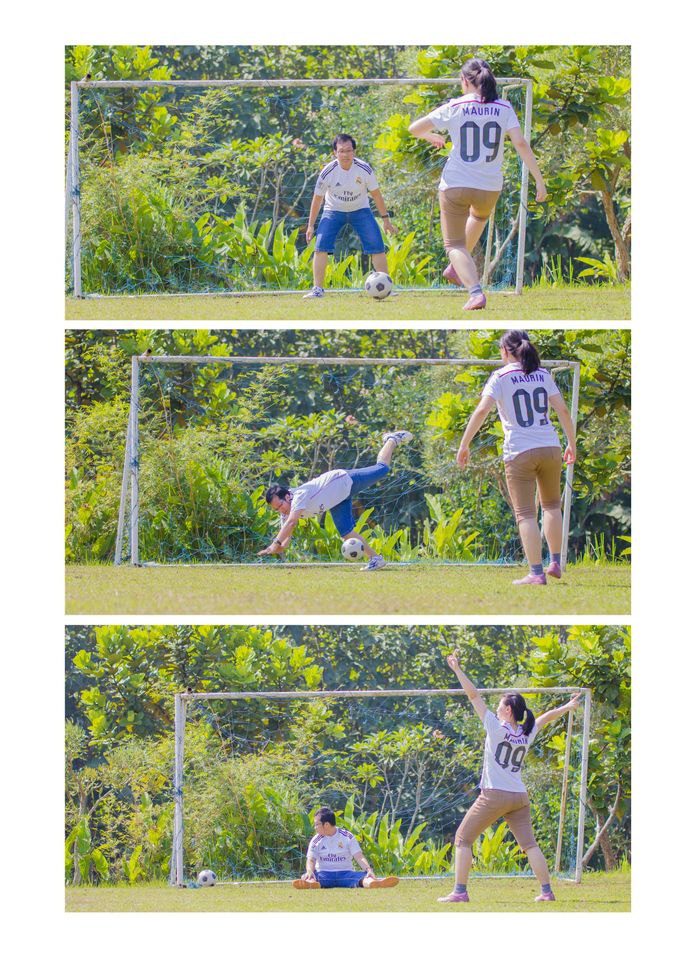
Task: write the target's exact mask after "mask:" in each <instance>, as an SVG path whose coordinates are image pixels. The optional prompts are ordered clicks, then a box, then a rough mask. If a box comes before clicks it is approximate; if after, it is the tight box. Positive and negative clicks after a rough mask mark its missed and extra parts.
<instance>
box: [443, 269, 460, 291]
mask: <svg viewBox="0 0 680 961" xmlns="http://www.w3.org/2000/svg"><path fill="white" fill-rule="evenodd" d="M442 277H445V278H446V279H447V280H448V282H449V283H450V284H456V285H457V286H458V287H462V286H463V281H462V280H461V279H460V277H459V276H458V274H457V273H456V270H455V267H454V266H453V264H449V266H448V267H447V268H446V270H443V271H442Z"/></svg>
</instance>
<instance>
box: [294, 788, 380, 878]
mask: <svg viewBox="0 0 680 961" xmlns="http://www.w3.org/2000/svg"><path fill="white" fill-rule="evenodd" d="M314 830H315V831H316V834H315V835H314V837H313V838H312V840H311V841H310V842H309V847H308V848H307V864H306V867H305V873H304V874H303V875H302V877H301V878H299V879H298V880H295V881H293V887H294V888H297V889H298V890H301V891H303V890H306V889H310V888H393V887H394V886H395V885H397V884H398V883H399V878H395V877H388V878H376V876H375V872H374V871H373V868H372V867H371V865H370V864H369V863H368V861H367V860H366V858H365V857H364V855H363V853H362V851H361V847H360V845H359V842H358V841H357V839H356V838H355V837H354V835H353V834H352V832H351V831H348V830H347V829H346V828H339V827H336V824H335V814H334V813H333V811H332V810H331V809H330V808H329V807H321V808H319V810H318V811H316V812H315V814H314ZM354 861H356V862H357V864H358V865H359V866H360V867H361V868H363V870H362V871H355V870H354V863H353V862H354Z"/></svg>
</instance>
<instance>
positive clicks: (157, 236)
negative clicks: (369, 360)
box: [65, 77, 532, 297]
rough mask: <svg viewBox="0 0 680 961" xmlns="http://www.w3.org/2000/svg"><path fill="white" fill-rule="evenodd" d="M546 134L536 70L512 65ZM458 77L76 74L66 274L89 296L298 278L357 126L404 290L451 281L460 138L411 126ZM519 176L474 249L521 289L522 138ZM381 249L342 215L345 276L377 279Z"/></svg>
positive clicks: (307, 276)
mask: <svg viewBox="0 0 680 961" xmlns="http://www.w3.org/2000/svg"><path fill="white" fill-rule="evenodd" d="M498 86H499V94H500V96H501V97H502V98H503V99H507V100H508V101H509V102H510V103H511V104H512V106H513V109H514V110H515V112H516V114H517V116H518V118H519V120H520V123H521V125H522V129H523V132H524V135H525V137H526V139H527V140H528V141H530V139H531V115H532V82H531V81H530V80H528V79H526V78H521V77H508V78H500V79H499V80H498ZM459 92H460V81H459V79H458V78H451V77H448V78H447V77H438V78H426V77H404V78H359V79H353V80H346V79H337V78H328V79H319V80H305V79H297V80H291V79H284V78H282V79H269V80H248V81H246V80H201V81H182V80H168V81H160V80H144V81H133V80H122V81H107V80H98V81H90V80H82V81H74V82H73V83H72V84H71V87H70V102H69V118H68V119H69V139H68V149H67V156H66V207H65V211H66V246H67V251H66V287H67V291H68V292H71V293H72V294H73V295H74V296H75V297H108V296H150V295H154V296H158V295H161V296H171V295H178V294H197V295H202V294H209V295H214V294H224V295H238V296H244V295H251V294H257V293H269V294H272V293H277V294H278V293H281V294H290V293H299V292H300V291H301V290H303V289H307V288H309V287H310V286H311V284H312V256H313V251H314V241H313V240H312V242H309V243H308V242H307V240H306V237H305V229H306V223H307V216H308V210H309V207H310V203H311V199H312V195H313V190H314V185H315V182H316V178H317V176H318V174H319V172H320V171H321V169H322V168H323V167H324V165H325V164H327V163H328V162H329V160H331V159H332V156H333V155H332V150H331V144H332V141H333V138H334V137H335V136H336V135H337V134H338V133H343V132H347V133H349V134H350V135H351V136H353V137H354V138H355V140H356V142H357V156H358V157H359V158H361V159H362V160H363V161H365V162H367V163H368V164H370V165H371V166H372V168H373V169H374V171H375V173H376V176H377V180H378V184H379V187H380V190H381V193H382V194H383V197H384V199H385V202H386V204H387V206H388V209H389V210H390V213H391V215H392V217H393V220H394V222H395V224H396V225H397V227H398V234H397V235H396V236H394V237H392V236H385V238H384V239H385V242H386V246H387V259H388V269H389V272H390V275H391V276H392V279H393V281H394V283H395V285H396V288H397V290H403V291H421V290H435V289H442V290H443V289H450V288H449V286H448V285H447V284H446V283H445V282H444V281H443V280H442V277H441V274H442V270H443V268H444V267H445V266H446V264H447V260H446V256H445V253H444V251H443V246H442V242H441V237H440V236H439V229H438V226H437V225H436V219H437V218H436V215H435V206H436V196H437V184H438V180H439V176H440V174H441V170H442V168H443V166H444V164H445V161H446V155H447V151H446V149H443V150H436V149H435V148H433V147H432V145H431V144H429V143H426V142H425V141H422V140H421V141H419V140H416V139H415V138H413V137H412V136H411V135H410V134H409V133H408V126H409V124H410V123H411V121H412V120H414V119H415V118H416V117H418V116H422V115H424V114H426V113H428V112H429V111H431V110H432V109H434V108H435V107H436V106H437V105H438V104H440V103H441V102H442V101H443V100H445V99H448V98H449V97H451V96H457V95H458V94H459ZM503 175H504V184H505V186H504V189H503V192H502V194H501V197H500V199H499V201H498V204H497V205H496V210H495V211H494V214H493V215H492V218H491V219H490V221H489V224H488V227H487V229H486V231H485V234H484V235H483V237H482V239H481V241H480V244H479V246H478V248H477V252H476V254H475V256H476V258H477V261H478V268H479V272H480V276H481V277H482V278H483V282H484V284H485V286H487V287H489V288H490V289H492V290H498V291H512V292H515V293H521V291H522V287H523V280H524V259H525V235H526V221H527V204H528V183H529V175H528V170H527V168H526V166H525V165H524V164H523V163H522V162H521V161H520V159H519V157H518V155H517V153H516V151H515V150H514V149H512V148H511V147H507V149H505V151H504V160H503ZM370 269H371V265H370V258H369V257H367V256H366V255H364V254H363V253H362V250H361V246H360V244H359V242H358V240H357V238H356V236H355V235H354V233H353V232H352V231H349V230H347V228H343V230H342V231H341V233H340V235H339V237H338V241H337V244H336V248H335V252H334V256H333V258H332V259H331V261H330V263H329V267H328V271H327V276H326V287H327V289H328V291H329V292H331V291H345V292H349V291H358V290H360V289H362V288H363V281H364V278H365V275H366V273H367V272H368V271H369V270H370Z"/></svg>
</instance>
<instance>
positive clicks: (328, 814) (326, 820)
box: [314, 807, 335, 827]
mask: <svg viewBox="0 0 680 961" xmlns="http://www.w3.org/2000/svg"><path fill="white" fill-rule="evenodd" d="M314 817H315V818H318V819H319V820H320V821H321V823H322V824H332V825H333V826H334V827H335V813H334V812H333V811H331V809H330V808H327V807H322V808H319V810H318V811H315V812H314Z"/></svg>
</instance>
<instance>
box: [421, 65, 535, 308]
mask: <svg viewBox="0 0 680 961" xmlns="http://www.w3.org/2000/svg"><path fill="white" fill-rule="evenodd" d="M460 82H461V85H462V88H463V96H462V97H456V98H455V99H454V100H449V102H448V103H445V104H443V105H442V106H441V107H437V109H436V110H433V111H432V112H431V113H429V114H427V115H426V116H425V117H421V118H420V119H418V120H415V121H414V122H413V123H412V124H411V126H410V127H409V131H410V132H411V133H412V134H413V136H414V137H419V138H421V139H422V140H428V141H429V142H430V143H431V144H433V145H434V146H435V147H437V149H439V150H441V149H442V147H445V146H446V139H445V138H444V137H442V136H441V135H440V134H437V133H433V132H432V131H434V130H446V131H448V134H449V138H450V139H451V141H452V143H453V146H452V147H451V153H450V154H449V158H448V160H447V162H446V166H445V167H444V171H443V173H442V178H441V180H440V182H439V207H440V211H441V225H442V236H443V238H444V249H445V250H446V253H447V255H448V258H449V266H448V267H447V268H446V270H445V271H444V276H445V277H446V279H447V280H449V281H451V282H452V283H454V284H459V285H461V286H463V287H467V289H468V292H469V294H470V298H469V300H468V302H467V303H466V304H465V306H464V308H463V309H464V310H481V309H482V308H483V307H485V306H486V297H485V296H484V293H483V291H482V288H481V285H480V283H479V274H478V273H477V267H476V265H475V262H474V260H473V259H472V257H471V256H470V251H471V250H473V249H474V247H475V245H476V243H477V241H478V240H479V238H480V237H481V236H482V233H483V231H484V227H485V226H486V222H487V220H488V219H489V217H490V216H491V213H492V212H493V209H494V207H495V206H496V201H497V200H498V198H499V197H500V194H501V190H502V188H503V142H504V140H505V137H506V136H508V137H509V138H510V140H511V142H512V145H513V147H514V148H515V150H516V151H517V153H518V154H519V156H520V157H521V159H522V160H523V161H524V163H525V164H526V165H527V167H528V169H529V171H530V172H531V175H532V177H533V178H534V180H535V181H536V200H538V201H539V202H540V201H543V200H545V199H546V197H547V192H546V189H545V183H544V181H543V177H542V175H541V171H540V170H539V169H538V164H537V163H536V158H535V156H534V153H533V151H532V149H531V147H530V146H529V144H528V143H527V141H526V140H525V139H524V136H523V135H522V131H521V128H520V125H519V120H518V119H517V115H516V114H515V111H514V110H513V108H512V106H511V104H510V103H509V102H508V101H507V100H499V98H498V91H497V89H496V79H495V77H494V75H493V73H492V72H491V68H490V67H489V64H488V63H487V62H486V60H477V59H475V60H468V62H467V63H466V64H464V66H463V69H462V70H461V76H460Z"/></svg>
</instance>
